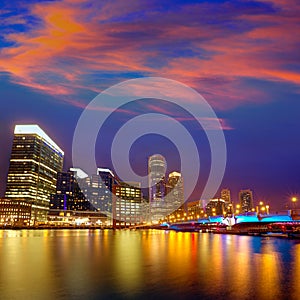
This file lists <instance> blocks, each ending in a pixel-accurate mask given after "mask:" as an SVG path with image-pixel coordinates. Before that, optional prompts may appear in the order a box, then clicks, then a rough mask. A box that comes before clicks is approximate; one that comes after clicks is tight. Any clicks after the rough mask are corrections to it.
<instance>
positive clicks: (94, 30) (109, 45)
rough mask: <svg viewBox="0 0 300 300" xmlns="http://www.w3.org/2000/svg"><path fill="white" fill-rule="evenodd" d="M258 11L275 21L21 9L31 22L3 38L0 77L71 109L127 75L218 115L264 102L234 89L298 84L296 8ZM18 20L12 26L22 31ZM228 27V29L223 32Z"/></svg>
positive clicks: (60, 6)
mask: <svg viewBox="0 0 300 300" xmlns="http://www.w3.org/2000/svg"><path fill="white" fill-rule="evenodd" d="M263 2H265V3H267V4H268V5H273V6H274V7H275V8H276V10H277V11H276V12H273V11H271V12H268V11H266V12H262V13H256V11H254V12H252V13H247V10H246V11H240V10H239V9H235V8H234V6H233V7H230V3H227V4H224V7H223V9H224V12H223V13H220V12H218V11H216V10H215V6H214V5H213V4H210V3H202V4H197V5H185V6H182V7H180V8H178V7H177V8H176V9H177V10H176V9H175V8H174V9H173V10H172V9H171V10H170V11H168V12H165V13H164V15H162V14H161V13H160V12H159V10H157V7H150V8H149V9H147V8H148V7H147V4H145V3H143V2H139V1H137V2H134V3H130V4H128V3H127V2H125V1H121V0H119V1H114V2H92V1H82V0H77V1H71V0H64V1H55V2H43V3H35V4H28V10H29V12H28V14H29V15H30V16H33V17H34V18H35V19H36V20H37V21H35V23H34V24H30V23H29V24H28V26H27V30H26V31H25V32H11V31H9V32H5V33H4V38H5V39H6V41H8V42H10V43H11V44H10V45H9V46H7V47H5V48H3V49H2V51H1V58H0V70H1V71H4V72H7V73H9V74H10V75H11V79H12V81H13V82H14V83H17V84H21V85H24V86H27V87H30V88H34V89H36V90H39V91H41V92H43V93H48V94H52V95H55V96H59V97H60V96H61V99H64V101H67V102H70V103H72V104H74V105H76V106H81V105H82V106H84V104H80V103H81V101H80V100H77V101H73V100H72V96H74V95H76V94H77V93H78V91H79V90H90V91H93V92H96V93H98V92H100V91H101V89H102V88H103V86H101V85H100V84H99V83H100V82H101V81H102V80H103V78H107V77H108V76H107V75H109V76H111V77H114V76H117V78H120V79H122V74H127V73H133V74H134V73H137V74H141V75H143V76H145V75H146V76H147V75H151V76H165V77H167V78H172V79H175V80H180V81H182V82H184V83H186V84H188V85H190V86H192V87H194V88H196V89H197V90H198V91H199V92H201V93H202V94H203V95H204V96H205V97H208V98H209V99H210V100H211V101H212V102H213V104H214V106H216V107H219V108H224V109H225V108H230V107H233V106H236V105H239V104H240V103H244V102H245V101H247V102H249V101H250V102H253V101H254V102H256V101H261V100H262V99H265V98H266V95H265V94H264V92H263V91H261V90H253V87H247V86H245V85H243V84H242V83H241V79H247V78H256V79H259V80H266V81H274V82H276V81H281V82H287V83H291V84H295V85H299V84H300V75H299V70H296V69H292V68H289V66H290V65H292V64H293V63H294V62H296V61H297V59H298V58H299V57H298V46H296V45H299V39H300V38H299V37H298V36H299V35H298V34H297V33H298V32H299V29H300V28H299V27H300V25H299V24H300V22H299V21H300V19H299V18H300V17H299V16H300V13H299V12H300V8H299V4H298V2H293V9H292V10H291V9H288V8H289V1H283V0H278V1H276V0H274V1H263ZM148 5H150V4H148ZM226 5H227V6H228V5H229V7H227V6H226ZM178 10H179V11H180V13H178ZM209 14H216V16H215V18H216V20H218V18H219V24H212V23H211V22H210V19H208V15H209ZM226 14H228V15H226ZM126 16H127V17H126ZM21 17H22V16H16V17H15V19H16V20H17V21H16V22H19V23H22V22H23V23H26V16H23V20H22V18H21ZM124 17H125V18H124ZM228 19H229V20H231V21H232V22H233V24H236V25H235V26H236V27H237V28H236V29H232V28H231V27H230V26H229V27H228V28H227V27H226V26H227V20H228ZM12 21H13V18H11V19H10V22H12ZM234 22H235V23H234ZM216 23H217V21H216ZM195 24H196V25H195ZM229 25H230V24H229ZM186 51H187V52H189V51H190V52H192V54H190V53H187V54H186V53H185V52H186ZM181 52H182V53H181ZM131 76H132V75H131ZM123 78H124V79H125V78H126V76H125V77H123ZM114 83H116V82H114ZM187 100H188V99H187Z"/></svg>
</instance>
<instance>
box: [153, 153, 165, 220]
mask: <svg viewBox="0 0 300 300" xmlns="http://www.w3.org/2000/svg"><path fill="white" fill-rule="evenodd" d="M165 174H166V161H165V158H164V157H163V156H162V155H159V154H155V155H152V156H150V157H149V160H148V176H149V205H150V217H151V221H153V222H158V221H159V220H160V219H163V218H164V217H165V215H167V211H168V209H167V205H166V203H165V193H166V182H165Z"/></svg>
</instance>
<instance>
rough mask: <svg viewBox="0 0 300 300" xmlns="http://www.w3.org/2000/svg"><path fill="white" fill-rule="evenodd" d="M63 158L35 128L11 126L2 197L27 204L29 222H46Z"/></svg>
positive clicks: (52, 144)
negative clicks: (28, 207) (29, 211)
mask: <svg viewBox="0 0 300 300" xmlns="http://www.w3.org/2000/svg"><path fill="white" fill-rule="evenodd" d="M63 156H64V153H63V151H62V150H61V149H60V148H59V147H58V146H57V145H56V144H55V143H54V142H53V141H52V140H51V139H50V138H49V137H48V136H47V135H46V134H45V133H44V132H43V131H42V130H41V129H40V127H38V126H37V125H17V126H16V127H15V134H14V140H13V146H12V151H11V158H10V165H9V171H8V176H7V185H6V192H5V197H6V198H7V199H11V200H18V201H26V202H29V203H31V204H32V211H31V220H32V222H33V223H34V222H43V221H46V219H47V213H48V210H49V202H50V195H51V194H53V193H55V190H56V176H57V172H59V171H61V170H62V166H63Z"/></svg>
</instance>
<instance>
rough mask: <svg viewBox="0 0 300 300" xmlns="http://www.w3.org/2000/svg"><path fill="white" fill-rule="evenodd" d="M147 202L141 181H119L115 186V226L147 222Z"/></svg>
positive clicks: (121, 226) (120, 226)
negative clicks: (143, 194)
mask: <svg viewBox="0 0 300 300" xmlns="http://www.w3.org/2000/svg"><path fill="white" fill-rule="evenodd" d="M146 207H147V205H146V202H145V200H144V199H143V198H142V191H141V186H140V183H133V182H130V183H129V182H128V183H126V182H119V183H118V184H117V185H114V186H113V226H114V228H123V227H127V226H132V225H138V224H142V223H144V222H146V216H147V213H146Z"/></svg>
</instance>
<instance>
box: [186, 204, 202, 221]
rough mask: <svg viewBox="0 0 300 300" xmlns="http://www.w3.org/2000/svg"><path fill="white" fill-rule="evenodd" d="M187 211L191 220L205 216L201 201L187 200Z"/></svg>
mask: <svg viewBox="0 0 300 300" xmlns="http://www.w3.org/2000/svg"><path fill="white" fill-rule="evenodd" d="M187 212H188V217H190V218H191V219H192V220H195V219H199V218H204V217H205V208H204V207H203V201H201V200H197V201H190V202H187Z"/></svg>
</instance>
